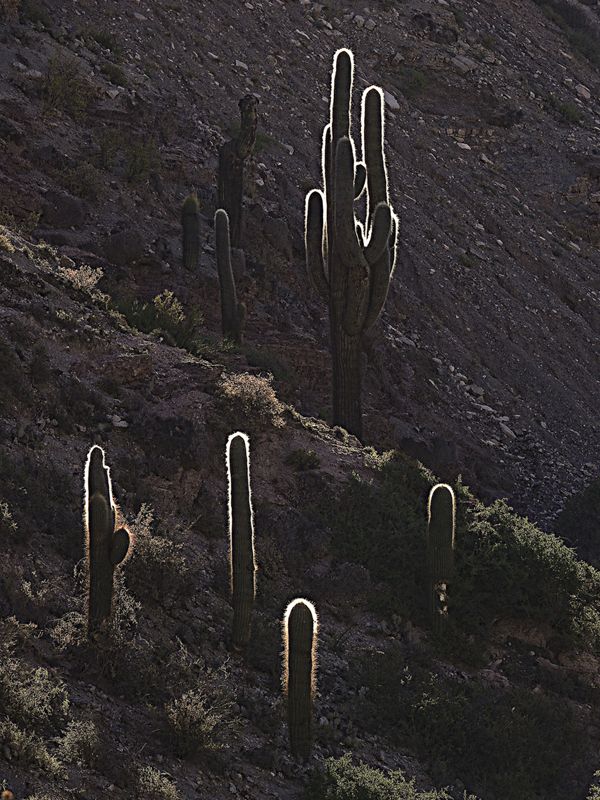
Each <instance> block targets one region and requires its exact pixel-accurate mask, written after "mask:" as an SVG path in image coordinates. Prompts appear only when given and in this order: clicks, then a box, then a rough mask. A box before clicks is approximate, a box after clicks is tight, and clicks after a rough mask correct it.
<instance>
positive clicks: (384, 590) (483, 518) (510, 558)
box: [323, 455, 600, 650]
mask: <svg viewBox="0 0 600 800" xmlns="http://www.w3.org/2000/svg"><path fill="white" fill-rule="evenodd" d="M434 482H435V481H434V478H433V476H432V475H431V474H430V473H429V472H428V471H427V470H425V469H424V468H423V467H422V466H420V465H419V464H417V463H416V462H413V461H411V460H410V459H408V458H407V457H404V456H402V455H397V456H396V457H395V458H393V459H389V460H388V461H387V462H385V463H384V465H383V467H382V468H381V469H380V470H379V472H378V475H377V477H376V479H374V480H372V481H365V480H363V479H361V478H359V477H358V476H354V477H353V478H352V479H351V480H350V481H349V482H348V484H347V485H346V487H345V488H344V490H343V491H342V492H341V494H340V496H339V497H338V498H337V500H335V501H334V502H327V506H326V507H324V508H323V514H324V517H325V519H326V520H327V521H328V522H329V524H330V526H331V529H332V538H333V547H334V552H335V554H336V555H337V556H338V557H339V558H342V559H343V560H346V561H355V562H356V563H359V564H363V565H364V566H366V567H367V568H368V569H369V571H370V573H371V577H372V579H373V580H375V581H380V582H381V583H382V587H378V589H377V602H378V603H379V606H380V607H381V606H383V607H384V608H386V610H388V611H392V612H396V613H401V614H408V615H409V616H411V617H412V618H416V619H417V620H423V619H424V618H425V617H424V612H425V607H424V604H425V591H424V586H425V585H426V584H425V572H424V569H425V531H426V502H427V495H428V492H429V490H430V488H431V486H432V485H433V484H434ZM456 492H457V497H458V499H459V504H458V516H457V536H456V577H455V579H454V581H453V582H452V585H451V587H450V608H451V616H452V620H453V624H455V625H456V626H458V627H459V628H460V629H462V631H464V632H468V633H479V634H485V633H486V631H487V629H488V628H489V626H490V625H491V624H492V623H493V622H494V621H495V620H496V619H498V618H507V617H508V618H510V617H517V618H526V619H529V620H531V621H534V622H538V623H545V624H550V625H552V626H553V628H554V630H555V631H556V632H557V634H558V633H559V634H560V636H561V637H562V638H563V642H564V643H565V644H570V645H574V644H577V645H579V646H584V647H586V648H590V649H593V650H597V649H600V573H598V572H597V571H596V570H594V569H593V568H592V567H590V566H589V565H587V564H585V563H584V562H581V561H578V560H577V559H576V557H575V555H574V553H573V552H572V551H571V550H570V549H569V548H568V547H566V546H565V545H564V544H563V543H562V542H561V541H560V540H559V539H558V538H557V537H556V536H554V535H552V534H548V533H543V532H542V531H540V530H539V529H538V528H536V527H535V525H533V524H532V523H530V522H529V521H528V520H527V519H524V518H522V517H519V516H518V515H517V514H514V513H513V512H512V511H511V509H510V508H509V507H508V506H507V505H506V504H505V503H503V502H500V501H498V502H496V503H494V504H493V505H491V506H489V507H485V506H484V505H483V504H481V503H478V502H476V501H475V500H474V499H473V498H472V497H470V496H469V495H468V493H467V492H466V490H465V489H464V487H462V486H460V485H459V486H457V487H456ZM328 501H331V498H328ZM398 576H402V579H401V580H400V579H399V578H398Z"/></svg>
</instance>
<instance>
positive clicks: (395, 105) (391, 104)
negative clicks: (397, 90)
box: [383, 91, 400, 111]
mask: <svg viewBox="0 0 600 800" xmlns="http://www.w3.org/2000/svg"><path fill="white" fill-rule="evenodd" d="M383 99H384V100H385V104H386V106H387V107H388V108H389V109H390V111H398V110H399V108H400V103H399V102H398V101H397V100H396V98H395V97H394V95H393V94H390V92H385V91H384V93H383Z"/></svg>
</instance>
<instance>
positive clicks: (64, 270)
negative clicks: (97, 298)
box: [58, 264, 103, 294]
mask: <svg viewBox="0 0 600 800" xmlns="http://www.w3.org/2000/svg"><path fill="white" fill-rule="evenodd" d="M58 274H59V276H60V277H61V278H62V279H63V280H64V281H65V283H68V284H70V285H71V286H72V287H73V288H74V289H77V290H78V291H80V292H87V293H88V294H89V293H90V292H91V291H92V289H95V288H96V286H97V284H98V281H99V280H101V279H102V275H103V273H102V270H101V269H100V268H99V267H90V266H88V265H87V264H83V265H82V266H81V267H78V268H74V267H59V268H58Z"/></svg>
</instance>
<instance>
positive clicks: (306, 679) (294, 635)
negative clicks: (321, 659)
mask: <svg viewBox="0 0 600 800" xmlns="http://www.w3.org/2000/svg"><path fill="white" fill-rule="evenodd" d="M317 632H318V620H317V612H316V610H315V607H314V606H313V604H312V603H311V602H309V601H308V600H303V599H302V598H299V599H297V600H293V601H292V602H291V603H290V604H289V605H288V607H287V609H286V612H285V617H284V623H283V637H284V653H285V655H284V658H285V663H284V677H283V682H284V691H285V694H286V696H287V712H288V729H289V737H290V748H291V751H292V754H293V755H294V756H295V757H296V758H300V759H302V760H303V761H307V760H308V759H309V758H310V754H311V750H312V718H313V702H314V697H315V692H316V664H317Z"/></svg>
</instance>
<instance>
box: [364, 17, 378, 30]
mask: <svg viewBox="0 0 600 800" xmlns="http://www.w3.org/2000/svg"><path fill="white" fill-rule="evenodd" d="M376 27H377V23H376V22H375V20H374V19H368V20H367V21H366V22H365V28H366V29H367V30H368V31H374V30H375V28H376Z"/></svg>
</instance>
